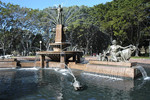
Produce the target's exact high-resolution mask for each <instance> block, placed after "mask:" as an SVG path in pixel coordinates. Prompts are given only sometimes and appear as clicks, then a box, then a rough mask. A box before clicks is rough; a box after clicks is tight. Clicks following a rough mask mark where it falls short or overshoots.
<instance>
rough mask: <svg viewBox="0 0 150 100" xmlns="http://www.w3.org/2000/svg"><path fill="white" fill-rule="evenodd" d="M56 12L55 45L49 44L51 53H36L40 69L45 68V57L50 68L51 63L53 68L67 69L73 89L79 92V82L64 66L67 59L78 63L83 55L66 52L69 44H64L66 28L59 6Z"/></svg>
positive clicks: (77, 52)
mask: <svg viewBox="0 0 150 100" xmlns="http://www.w3.org/2000/svg"><path fill="white" fill-rule="evenodd" d="M57 11H58V17H57V25H56V29H53V30H55V31H56V35H55V43H50V46H51V47H52V48H53V51H40V52H37V55H40V63H41V67H42V68H44V67H45V56H47V57H49V58H50V62H49V63H50V66H51V63H53V66H54V67H56V66H58V65H59V66H58V67H60V68H67V69H68V70H69V72H70V75H72V76H73V79H74V83H73V86H74V89H75V90H80V89H81V87H82V86H81V85H80V82H79V81H77V80H76V78H75V76H74V74H73V73H72V71H71V69H70V68H69V67H68V66H67V65H66V64H68V63H69V58H71V57H72V59H73V62H80V58H81V57H82V55H83V53H82V52H80V51H67V49H66V48H67V47H68V46H70V43H69V42H66V38H65V31H66V29H67V27H65V26H64V25H63V23H62V8H61V6H60V5H59V7H58V8H57ZM54 63H55V64H54ZM51 67H52V66H51Z"/></svg>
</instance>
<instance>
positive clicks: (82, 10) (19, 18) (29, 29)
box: [0, 0, 150, 55]
mask: <svg viewBox="0 0 150 100" xmlns="http://www.w3.org/2000/svg"><path fill="white" fill-rule="evenodd" d="M63 15H64V16H63V24H64V25H65V26H67V27H68V31H67V32H66V37H67V41H69V42H70V43H71V47H72V48H73V47H74V46H79V47H81V48H83V49H84V51H85V53H86V54H89V53H100V52H102V51H103V50H105V49H107V47H108V46H109V45H110V43H111V41H112V40H113V39H116V40H117V41H118V43H119V44H121V45H123V46H125V45H129V44H133V45H135V46H136V47H137V48H141V47H142V46H144V47H145V48H147V47H148V41H147V39H150V1H149V0H113V1H112V2H107V3H106V4H98V5H95V6H93V7H87V6H84V5H83V6H71V7H63ZM56 17H57V11H56V10H54V9H53V8H52V7H49V8H45V9H43V10H38V9H31V8H25V7H20V6H19V5H13V4H10V3H8V4H5V3H3V2H1V1H0V47H1V49H2V50H3V53H2V54H3V55H5V54H11V53H14V52H15V53H16V52H17V54H20V55H29V54H31V53H33V54H34V53H35V52H36V51H38V50H40V49H39V48H40V43H39V41H42V50H48V49H49V43H50V42H54V37H55V34H54V32H52V29H53V28H55V27H56V21H57V19H56ZM136 55H138V49H137V52H136Z"/></svg>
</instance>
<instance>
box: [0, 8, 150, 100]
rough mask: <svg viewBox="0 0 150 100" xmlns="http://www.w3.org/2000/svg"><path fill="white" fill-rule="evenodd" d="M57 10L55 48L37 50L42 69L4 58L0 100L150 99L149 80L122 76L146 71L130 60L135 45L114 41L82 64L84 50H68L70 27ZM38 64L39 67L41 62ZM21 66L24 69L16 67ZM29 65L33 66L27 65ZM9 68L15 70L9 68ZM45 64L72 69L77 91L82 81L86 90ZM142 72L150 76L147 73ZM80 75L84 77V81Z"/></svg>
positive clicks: (0, 73) (1, 64)
mask: <svg viewBox="0 0 150 100" xmlns="http://www.w3.org/2000/svg"><path fill="white" fill-rule="evenodd" d="M57 11H58V17H57V25H56V28H55V30H56V36H55V43H50V45H51V46H52V47H53V51H41V52H37V54H38V55H40V66H41V68H40V69H38V70H37V69H36V68H34V69H33V66H34V63H33V62H31V63H29V62H28V61H27V60H26V61H24V62H21V61H20V62H18V60H19V58H17V59H0V68H1V69H0V100H31V99H35V100H39V99H45V100H54V99H55V100H69V99H70V100H78V99H82V100H89V99H90V100H99V99H103V100H111V99H114V100H118V99H120V100H123V99H128V100H130V99H136V100H146V99H149V94H150V91H149V90H150V85H149V82H147V81H145V79H144V81H143V80H142V79H141V78H139V79H138V80H126V79H124V78H122V77H127V78H131V79H135V77H137V76H138V75H139V71H138V70H137V69H140V70H141V71H142V70H143V71H144V69H142V68H143V67H140V66H137V65H136V63H132V62H129V61H128V60H129V58H130V57H131V54H132V53H133V51H134V50H135V47H134V46H133V45H129V46H127V47H122V46H120V45H117V44H116V41H113V42H112V45H111V46H110V48H109V49H108V51H104V52H103V54H100V55H99V57H98V59H97V60H90V61H89V62H88V63H80V58H81V57H82V55H83V54H82V52H80V51H67V49H66V48H67V47H68V46H70V43H68V42H66V39H65V30H66V27H65V26H64V25H63V24H62V8H61V6H59V7H58V8H57ZM118 49H124V50H118ZM108 54H110V55H108ZM46 56H47V57H49V60H48V61H46V60H45V58H46ZM37 63H38V66H39V61H37ZM17 66H19V67H20V68H16V67H17ZM27 66H31V67H32V68H31V69H30V68H24V67H27ZM8 67H9V68H12V69H5V68H8ZM44 67H59V68H54V69H55V70H56V69H60V70H61V69H62V70H63V69H64V68H65V69H68V71H69V74H71V76H72V77H73V79H74V83H73V84H72V85H73V87H74V88H75V90H80V89H81V88H82V87H81V85H80V82H82V83H85V84H86V85H87V86H88V88H86V90H85V91H80V92H74V91H72V87H71V86H70V85H71V84H70V83H71V82H70V80H72V77H70V75H64V74H59V73H58V72H56V71H55V70H53V69H51V68H50V69H48V68H45V69H44ZM72 69H77V73H75V72H74V73H73V72H72ZM147 69H148V70H150V69H149V68H147ZM79 70H80V71H79ZM148 70H147V71H148ZM74 71H76V70H74ZM74 74H75V75H76V77H75V75H74ZM142 74H143V76H145V78H146V79H149V77H148V78H147V73H146V72H142ZM148 74H150V71H148ZM76 78H78V80H79V79H80V82H79V81H77V79H76Z"/></svg>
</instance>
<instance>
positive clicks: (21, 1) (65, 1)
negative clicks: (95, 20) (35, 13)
mask: <svg viewBox="0 0 150 100" xmlns="http://www.w3.org/2000/svg"><path fill="white" fill-rule="evenodd" d="M1 1H2V2H5V3H12V4H17V5H20V6H21V7H27V8H33V9H40V10H42V9H44V8H47V7H54V6H58V5H59V4H61V5H62V6H63V7H68V6H73V5H78V6H81V5H85V6H89V7H92V6H94V5H97V4H100V3H103V4H105V3H106V2H110V1H112V0H1Z"/></svg>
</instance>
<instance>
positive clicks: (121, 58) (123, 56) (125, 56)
mask: <svg viewBox="0 0 150 100" xmlns="http://www.w3.org/2000/svg"><path fill="white" fill-rule="evenodd" d="M135 50H136V47H135V46H133V45H130V46H128V48H126V49H123V50H120V51H118V53H119V55H117V56H115V58H116V59H117V60H115V61H114V56H113V55H111V53H108V51H103V54H100V56H99V60H101V61H114V62H127V61H129V59H130V58H131V55H132V53H133V52H134V51H135Z"/></svg>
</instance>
